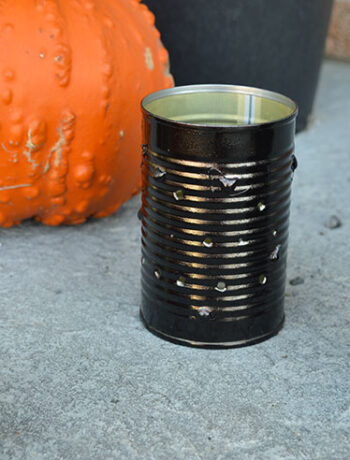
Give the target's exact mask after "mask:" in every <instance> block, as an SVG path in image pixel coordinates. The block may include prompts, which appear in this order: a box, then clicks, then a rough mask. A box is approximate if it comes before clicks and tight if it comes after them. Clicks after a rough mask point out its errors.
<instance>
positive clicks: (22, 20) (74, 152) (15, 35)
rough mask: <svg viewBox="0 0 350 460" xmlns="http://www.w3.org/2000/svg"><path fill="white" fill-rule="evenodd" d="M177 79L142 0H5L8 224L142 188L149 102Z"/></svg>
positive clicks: (0, 58)
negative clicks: (145, 102)
mask: <svg viewBox="0 0 350 460" xmlns="http://www.w3.org/2000/svg"><path fill="white" fill-rule="evenodd" d="M172 84H173V80H172V77H171V76H170V74H169V72H168V54H167V51H166V50H165V49H164V48H163V46H162V44H161V42H160V38H159V32H158V31H157V30H156V29H155V28H154V16H153V14H152V13H151V12H150V11H149V10H148V9H147V7H146V6H145V5H143V4H140V3H139V1H137V0H15V1H13V0H0V225H2V226H3V227H9V226H11V225H13V224H18V223H19V222H20V221H21V220H23V219H27V218H31V217H35V218H36V219H37V220H39V221H41V222H43V223H45V224H48V225H59V224H62V223H65V224H78V223H81V222H84V221H85V220H86V218H87V217H89V216H95V217H104V216H107V215H109V214H111V213H113V212H114V211H115V210H116V209H117V208H118V207H119V206H120V205H121V204H122V203H123V202H125V201H126V200H128V199H129V198H130V197H131V196H132V195H133V194H135V193H137V192H138V191H139V188H140V167H139V166H140V155H141V147H140V144H141V112H140V108H139V104H140V100H141V98H142V97H143V96H145V95H146V94H148V93H150V92H153V91H156V90H159V89H162V88H166V87H170V86H172Z"/></svg>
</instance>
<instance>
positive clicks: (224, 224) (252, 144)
mask: <svg viewBox="0 0 350 460" xmlns="http://www.w3.org/2000/svg"><path fill="white" fill-rule="evenodd" d="M190 91H192V92H193V93H195V92H197V93H200V92H203V94H204V92H205V91H208V92H210V91H213V92H215V91H216V92H217V93H219V92H221V93H225V92H231V93H232V92H233V93H235V92H236V93H237V92H239V93H240V94H242V95H243V99H242V100H243V101H244V102H242V101H240V102H238V105H240V104H241V108H240V109H239V110H240V112H241V119H240V120H239V122H237V120H236V124H232V120H231V121H230V120H228V121H227V120H226V121H224V122H223V121H222V120H225V116H226V115H225V114H221V115H220V116H221V117H222V119H217V117H218V115H217V114H215V116H214V119H210V116H209V115H206V114H205V113H204V112H205V111H208V107H207V108H206V109H205V110H204V109H201V110H202V112H201V114H200V116H199V115H198V113H196V114H194V115H193V116H192V119H190V117H189V116H187V118H186V117H184V116H183V117H182V118H183V119H181V116H180V117H179V119H176V117H175V115H174V113H176V111H178V110H180V111H181V109H178V108H176V109H174V111H173V112H174V113H171V110H170V112H169V110H168V108H167V109H166V110H165V115H166V116H164V113H162V110H161V109H160V110H159V106H158V109H156V110H155V111H154V112H152V108H154V107H153V106H152V101H159V100H160V99H162V98H166V97H171V96H174V95H175V96H176V95H179V94H180V95H182V97H184V96H183V94H185V95H186V94H189V92H190ZM152 97H153V99H152ZM199 97H200V96H199ZM224 97H225V95H224V94H222V95H220V98H224ZM257 97H259V98H263V99H264V98H265V99H266V98H267V99H269V97H270V98H274V100H276V101H277V100H279V101H280V102H278V103H285V104H287V105H288V104H289V105H288V107H289V110H286V111H285V112H283V115H285V116H283V117H282V118H281V114H282V113H281V114H279V115H280V117H279V118H278V119H277V120H273V121H271V122H259V123H254V121H255V119H254V114H253V117H252V106H253V105H254V104H255V103H258V102H259V101H258V99H257ZM220 98H219V99H220ZM281 98H282V99H281ZM220 100H221V99H220ZM222 100H224V99H222ZM271 100H272V99H271ZM281 100H282V102H281ZM150 101H151V102H150ZM173 101H175V100H174V99H173V100H171V99H170V102H171V103H172V102H173ZM181 102H182V100H179V103H178V104H177V105H178V106H179V107H181ZM165 103H166V101H165ZM185 103H186V101H185ZM209 103H210V104H212V103H211V102H210V101H209ZM242 104H244V105H243V106H242ZM153 105H154V104H153ZM175 105H176V101H175ZM195 105H196V102H195V103H194V106H195ZM214 105H215V104H214ZM221 105H222V103H221V102H220V101H219V102H218V103H217V107H216V109H215V110H214V112H215V111H216V112H218V111H219V112H220V110H221V109H218V107H220V106H221ZM228 106H229V104H228ZM143 110H144V128H145V146H144V154H143V192H142V305H141V315H142V318H143V320H144V322H145V324H146V326H147V327H148V329H149V330H150V331H152V332H153V333H155V334H157V335H160V336H162V337H163V338H165V339H168V340H171V341H174V342H177V343H181V344H184V345H192V346H199V347H214V348H216V347H235V346H244V345H249V344H253V343H257V342H259V341H262V340H265V339H267V338H268V337H271V336H272V335H274V334H276V333H277V332H278V331H279V330H280V329H281V327H282V325H283V321H284V308H283V307H284V291H285V276H286V260H287V240H288V220H289V208H290V195H291V181H292V174H293V168H294V158H295V157H294V155H293V150H294V131H295V116H296V110H297V109H296V107H295V105H293V103H292V101H290V100H289V99H287V98H283V96H279V95H276V93H271V92H267V91H263V90H256V89H252V88H244V87H234V86H227V85H219V86H215V85H198V86H192V87H183V88H181V87H180V88H174V89H173V90H165V91H160V92H158V93H155V95H151V96H149V97H148V98H146V99H145V100H144V101H143ZM186 110H187V113H189V111H190V109H186ZM228 110H229V109H228ZM269 110H270V109H269ZM224 111H225V110H224ZM265 112H266V113H268V108H266V109H265V108H264V113H265ZM159 113H160V115H159ZM198 116H199V119H198ZM196 117H197V119H196ZM215 117H216V118H215ZM205 118H207V119H205ZM257 118H258V117H257ZM272 118H273V117H272ZM188 120H190V121H188ZM213 120H214V121H213Z"/></svg>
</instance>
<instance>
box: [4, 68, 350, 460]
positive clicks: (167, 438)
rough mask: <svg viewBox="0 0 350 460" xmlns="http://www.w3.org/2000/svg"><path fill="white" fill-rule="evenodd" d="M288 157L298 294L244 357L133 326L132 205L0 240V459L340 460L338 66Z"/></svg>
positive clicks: (345, 230) (342, 173) (344, 406)
mask: <svg viewBox="0 0 350 460" xmlns="http://www.w3.org/2000/svg"><path fill="white" fill-rule="evenodd" d="M297 156H298V159H299V168H298V169H297V172H296V175H295V180H294V195H293V198H294V201H293V210H292V218H291V237H290V249H289V266H288V280H289V281H290V280H292V279H294V278H295V277H297V276H298V277H301V278H303V280H304V283H303V284H298V285H296V286H292V285H290V283H289V282H288V286H287V297H286V314H287V321H286V324H285V327H284V329H283V331H282V332H281V334H279V335H278V336H277V337H275V338H273V339H271V340H269V341H267V342H264V343H262V344H260V345H257V346H254V347H249V348H243V349H236V350H223V351H222V350H215V351H213V350H197V349H190V348H185V347H180V346H176V345H173V344H170V343H167V342H164V341H162V340H160V339H158V338H157V337H154V336H153V335H151V334H150V333H149V332H147V331H146V330H145V329H144V328H143V326H142V324H141V323H140V320H139V313H138V310H139V304H140V280H139V259H140V242H139V223H138V220H137V218H136V211H137V209H138V207H139V198H138V197H137V198H135V199H133V200H131V201H130V202H129V203H127V204H126V205H125V206H124V207H123V208H122V209H121V210H120V211H119V212H118V213H117V214H116V215H115V216H113V217H110V218H107V219H105V220H103V221H93V222H90V223H88V224H86V225H83V226H80V227H74V228H72V227H65V228H58V229H56V228H47V227H43V226H40V225H37V224H35V223H25V224H23V225H22V226H21V227H19V228H13V229H9V230H3V229H2V230H0V243H1V247H0V277H1V278H0V352H1V353H0V366H1V367H0V458H1V459H35V460H41V459H50V460H53V459H84V460H85V459H94V460H96V459H134V458H135V459H139V458H141V459H239V460H242V459H243V460H244V459H259V460H264V459H266V460H273V459H327V460H331V459H345V458H349V448H350V443H349V429H350V391H349V390H350V372H349V368H350V366H349V356H350V348H349V342H350V340H349V336H350V334H349V321H350V297H349V296H350V257H349V256H350V251H349V248H350V209H349V200H350V65H346V64H341V63H335V62H326V63H325V65H324V68H323V72H322V78H321V83H320V87H319V91H318V98H317V103H316V106H315V114H314V121H313V123H312V126H311V127H310V129H309V130H308V131H307V132H304V133H302V134H300V135H298V136H297ZM331 215H336V216H337V217H338V218H339V219H340V220H341V221H342V226H341V227H339V228H336V229H329V228H327V227H325V225H324V223H325V221H327V219H328V218H329V216H331Z"/></svg>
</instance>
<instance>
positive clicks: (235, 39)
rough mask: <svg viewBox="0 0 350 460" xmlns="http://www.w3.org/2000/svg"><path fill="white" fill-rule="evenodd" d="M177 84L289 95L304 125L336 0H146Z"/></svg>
mask: <svg viewBox="0 0 350 460" xmlns="http://www.w3.org/2000/svg"><path fill="white" fill-rule="evenodd" d="M144 3H146V4H147V5H148V6H149V7H150V9H151V10H152V11H153V12H154V13H155V15H156V25H157V27H158V28H159V30H160V32H161V34H162V40H163V42H164V44H165V46H166V47H167V49H168V50H169V53H170V62H171V71H172V74H173V75H174V78H175V82H176V85H188V84H195V83H227V84H235V85H249V86H256V87H260V88H265V89H269V90H273V91H278V92H280V93H283V94H285V95H287V96H289V97H291V98H292V99H294V100H295V101H296V102H297V104H298V105H299V109H300V110H299V116H298V119H297V130H302V129H304V128H305V127H306V125H307V122H308V119H309V115H310V113H311V110H312V104H313V100H314V96H315V91H316V86H317V80H318V75H319V70H320V64H321V61H322V57H323V50H324V44H325V39H326V35H327V29H328V22H329V17H330V13H331V9H332V4H333V0H283V1H281V0H249V1H247V0H218V1H213V0H168V1H166V0H144Z"/></svg>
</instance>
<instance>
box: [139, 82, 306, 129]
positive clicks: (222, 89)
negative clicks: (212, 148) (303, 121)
mask: <svg viewBox="0 0 350 460" xmlns="http://www.w3.org/2000/svg"><path fill="white" fill-rule="evenodd" d="M208 92H215V93H239V94H243V95H247V96H249V95H250V96H258V97H262V98H264V99H269V100H272V101H275V102H279V103H281V104H283V105H285V106H287V107H289V108H290V109H291V112H290V113H289V114H288V115H287V116H285V117H282V118H276V119H274V120H267V121H263V122H259V123H249V124H243V123H238V124H234V123H233V124H227V123H226V124H221V123H215V124H214V123H213V124H212V123H211V124H206V123H198V122H187V121H179V120H174V119H172V118H170V117H169V118H168V117H164V116H161V115H157V114H156V113H153V112H152V111H150V110H148V109H147V105H148V104H150V103H151V102H154V101H156V100H158V99H162V98H166V97H169V96H176V95H180V94H181V95H183V94H191V93H208ZM141 107H142V110H143V111H144V112H145V113H146V114H148V115H149V116H150V117H152V118H155V119H158V120H161V121H163V122H167V123H170V124H173V125H176V126H183V127H187V128H206V129H207V128H208V129H218V128H220V129H231V128H235V129H236V128H239V129H251V128H254V127H260V126H261V127H266V126H268V125H276V124H280V123H283V122H286V121H288V120H292V119H293V118H295V117H296V116H297V114H298V110H299V109H298V105H297V104H296V102H294V101H293V100H292V99H291V98H289V97H287V96H284V95H283V94H281V93H277V92H275V91H270V90H267V89H262V88H255V87H253V86H240V85H228V84H199V85H185V86H175V87H173V88H168V89H163V90H160V91H155V92H154V93H151V94H149V95H148V96H146V97H144V98H143V99H142V101H141Z"/></svg>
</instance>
